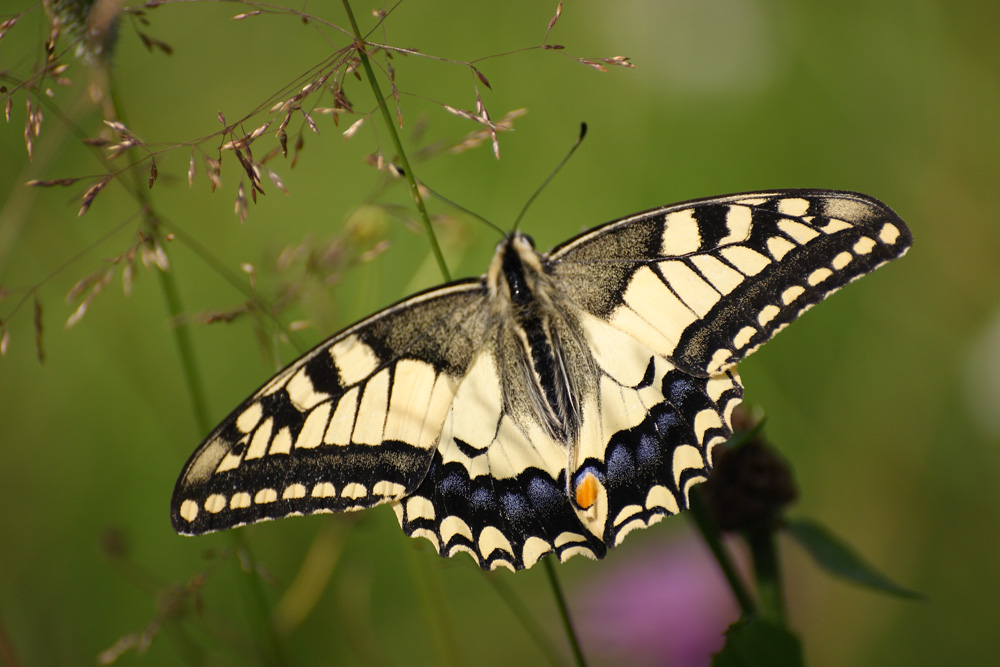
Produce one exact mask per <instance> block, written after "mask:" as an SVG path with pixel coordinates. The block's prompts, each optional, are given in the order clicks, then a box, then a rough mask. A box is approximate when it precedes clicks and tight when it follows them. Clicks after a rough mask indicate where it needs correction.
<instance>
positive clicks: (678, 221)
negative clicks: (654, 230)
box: [662, 209, 701, 255]
mask: <svg viewBox="0 0 1000 667" xmlns="http://www.w3.org/2000/svg"><path fill="white" fill-rule="evenodd" d="M693 213H694V211H693V210H692V209H684V210H681V211H676V212H674V213H668V214H667V215H666V216H665V218H664V221H663V244H662V252H663V254H664V255H687V254H689V253H692V252H697V251H698V249H699V248H701V234H700V233H699V232H698V221H697V220H695V219H694V215H693Z"/></svg>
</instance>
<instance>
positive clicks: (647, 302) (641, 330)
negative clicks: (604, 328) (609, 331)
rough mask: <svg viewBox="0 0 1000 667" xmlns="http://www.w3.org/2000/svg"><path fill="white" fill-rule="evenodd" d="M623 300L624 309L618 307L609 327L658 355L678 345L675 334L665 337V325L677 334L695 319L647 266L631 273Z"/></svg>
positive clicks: (690, 311) (693, 314)
mask: <svg viewBox="0 0 1000 667" xmlns="http://www.w3.org/2000/svg"><path fill="white" fill-rule="evenodd" d="M622 300H623V301H624V302H625V306H627V307H624V308H623V307H621V306H619V308H618V309H617V310H616V311H615V313H614V316H613V318H612V325H614V326H616V327H618V328H619V329H621V330H623V331H625V332H626V333H628V334H631V335H633V336H634V337H635V338H637V339H639V340H640V341H642V342H643V343H645V344H646V345H647V346H649V347H651V348H652V349H654V350H656V351H658V352H660V353H661V354H669V353H670V352H671V351H673V349H674V347H675V346H676V345H677V338H676V334H674V335H673V336H668V335H667V332H666V329H667V326H665V325H668V326H669V327H670V330H672V331H673V332H680V331H683V329H684V328H685V327H687V326H688V325H689V324H691V323H692V322H694V321H695V320H696V319H697V318H698V316H697V314H696V313H695V312H694V311H692V310H691V309H690V308H688V307H687V306H686V305H684V303H683V302H681V301H680V300H679V299H678V298H677V297H676V296H674V294H673V293H672V292H671V291H670V290H669V289H667V287H666V286H665V285H664V284H663V283H662V282H661V281H660V279H659V277H657V275H656V274H655V273H653V270H652V269H650V268H649V267H648V266H644V267H642V268H640V269H639V270H638V271H636V272H635V274H633V276H632V280H631V281H630V282H629V286H628V289H626V290H625V293H624V294H623V295H622ZM633 314H634V315H633ZM636 320H638V321H636Z"/></svg>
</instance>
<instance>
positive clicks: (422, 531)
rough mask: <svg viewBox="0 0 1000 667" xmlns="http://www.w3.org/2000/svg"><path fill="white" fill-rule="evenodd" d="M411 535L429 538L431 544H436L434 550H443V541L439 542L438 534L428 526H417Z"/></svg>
mask: <svg viewBox="0 0 1000 667" xmlns="http://www.w3.org/2000/svg"><path fill="white" fill-rule="evenodd" d="M400 525H402V523H400ZM410 535H411V536H413V537H422V538H424V539H425V540H428V541H429V542H430V543H431V544H433V545H434V551H437V552H440V551H441V543H440V542H438V536H437V534H436V533H434V532H433V531H431V530H427V529H426V528H417V529H415V530H414V531H413V532H412V533H410Z"/></svg>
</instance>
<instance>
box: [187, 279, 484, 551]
mask: <svg viewBox="0 0 1000 667" xmlns="http://www.w3.org/2000/svg"><path fill="white" fill-rule="evenodd" d="M482 299H483V284H482V282H481V281H478V280H476V281H463V282H459V283H454V284H451V285H447V286H444V287H442V288H439V289H436V290H432V291H429V292H426V293H424V294H421V295H418V296H415V297H412V298H410V299H408V300H406V301H403V302H401V303H399V304H397V305H395V306H393V307H391V308H388V309H386V310H384V311H382V312H380V313H377V314H376V315H374V316H372V317H370V318H368V319H367V320H364V321H362V322H360V323H358V324H357V325H355V326H353V327H351V328H349V329H347V330H345V331H343V332H341V333H339V334H337V335H335V336H333V337H332V338H330V339H328V340H326V341H324V342H323V343H321V344H320V345H318V346H317V347H315V348H314V349H313V350H311V351H310V352H309V353H307V354H306V355H305V356H303V357H302V358H300V359H299V360H297V361H296V362H294V363H293V364H292V365H291V366H289V367H288V368H286V369H285V370H283V371H282V372H281V373H279V374H278V375H276V376H275V377H274V378H272V379H271V380H270V381H268V382H267V384H265V385H264V386H263V387H261V388H260V389H259V390H258V391H257V392H256V393H255V394H254V395H253V396H251V397H250V398H249V399H247V401H245V402H244V403H243V404H242V405H240V406H239V407H238V408H236V410H234V411H233V412H232V414H230V415H229V417H227V418H226V420H225V421H223V422H222V423H221V424H220V425H219V426H218V427H217V428H216V429H215V430H214V431H213V432H212V433H211V435H209V437H208V438H207V439H206V440H205V442H204V443H202V445H201V446H200V447H199V448H198V450H197V451H195V453H194V455H193V456H192V457H191V459H190V460H189V461H188V463H187V466H186V467H185V469H184V473H183V474H182V476H181V478H180V480H179V481H178V483H177V487H176V489H175V490H174V498H173V502H172V506H171V519H172V521H173V525H174V528H175V530H177V531H178V532H180V533H184V534H198V533H205V532H209V531H213V530H222V529H225V528H231V527H234V526H239V525H243V524H246V523H253V522H256V521H262V520H265V519H272V518H278V517H282V516H287V515H289V514H310V513H314V512H323V511H327V512H330V511H347V510H356V509H363V508H366V507H372V506H374V505H378V504H381V503H383V502H387V501H392V500H395V499H398V498H400V497H403V496H405V495H406V494H407V493H408V492H410V491H412V490H413V489H414V488H415V487H416V486H418V485H419V484H420V483H421V482H422V480H423V478H424V475H425V473H426V471H427V468H428V466H429V465H430V461H431V458H432V456H433V454H434V451H435V448H436V446H437V442H438V437H439V435H440V432H441V428H442V426H443V424H444V420H445V418H446V416H447V414H448V411H449V409H450V407H451V403H452V399H453V398H454V395H455V392H456V390H457V388H458V385H459V384H460V382H461V380H462V378H463V377H464V376H465V373H466V370H467V368H468V365H469V363H470V362H471V360H472V357H473V355H474V354H475V353H476V351H477V349H476V348H477V347H478V346H479V345H480V344H481V340H482V338H483V335H484V334H483V331H482V327H483V326H484V320H483V318H482V317H480V316H479V314H480V313H481V312H482Z"/></svg>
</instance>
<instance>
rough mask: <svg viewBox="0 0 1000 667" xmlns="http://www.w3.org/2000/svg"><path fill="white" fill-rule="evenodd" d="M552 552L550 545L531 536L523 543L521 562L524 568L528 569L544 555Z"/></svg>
mask: <svg viewBox="0 0 1000 667" xmlns="http://www.w3.org/2000/svg"><path fill="white" fill-rule="evenodd" d="M551 551H552V545H551V544H549V543H548V542H546V541H545V540H543V539H542V538H540V537H535V536H534V535H532V536H531V537H529V538H528V539H527V540H525V541H524V548H523V549H522V550H521V561H522V562H523V563H524V567H526V568H528V567H531V566H532V565H534V564H535V563H537V562H538V560H539V559H540V558H541V557H542V556H544V555H545V554H547V553H549V552H551Z"/></svg>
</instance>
